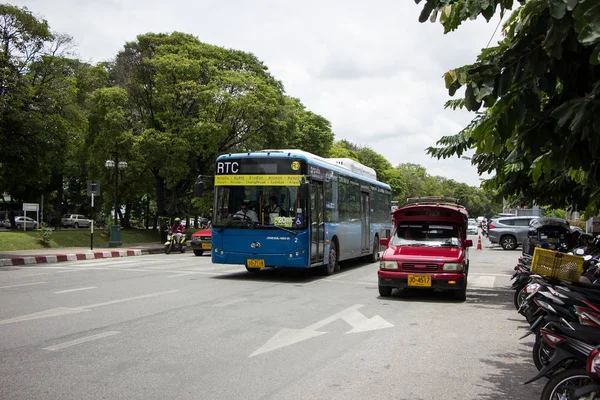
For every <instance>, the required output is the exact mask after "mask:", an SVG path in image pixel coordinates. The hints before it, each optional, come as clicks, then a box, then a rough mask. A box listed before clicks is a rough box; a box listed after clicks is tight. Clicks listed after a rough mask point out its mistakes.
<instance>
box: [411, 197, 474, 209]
mask: <svg viewBox="0 0 600 400" xmlns="http://www.w3.org/2000/svg"><path fill="white" fill-rule="evenodd" d="M406 204H438V205H439V204H450V205H454V206H459V207H463V206H462V205H461V204H460V200H459V199H456V198H454V197H446V196H424V197H409V198H408V199H406Z"/></svg>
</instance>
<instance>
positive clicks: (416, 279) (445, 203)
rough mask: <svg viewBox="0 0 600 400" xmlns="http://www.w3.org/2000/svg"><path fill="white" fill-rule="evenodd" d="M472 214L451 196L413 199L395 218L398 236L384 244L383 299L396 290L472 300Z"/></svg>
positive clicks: (381, 283)
mask: <svg viewBox="0 0 600 400" xmlns="http://www.w3.org/2000/svg"><path fill="white" fill-rule="evenodd" d="M468 217H469V215H468V213H467V210H466V209H465V208H464V207H463V206H461V205H459V204H458V200H456V199H451V198H447V197H420V198H411V199H409V201H408V204H407V205H405V206H404V207H401V208H398V209H397V210H396V211H394V213H393V214H392V220H393V223H394V234H393V235H392V237H391V238H389V239H388V238H384V239H381V240H380V242H381V245H382V246H385V247H386V249H385V251H384V252H383V254H382V256H381V261H380V265H379V270H378V271H377V275H378V277H379V294H380V295H381V296H382V297H386V296H391V294H392V289H394V288H400V289H403V288H420V289H444V290H452V291H453V294H454V295H455V297H456V298H457V299H458V300H461V301H464V300H465V299H466V295H467V276H468V273H469V247H471V246H473V241H472V240H467V220H468Z"/></svg>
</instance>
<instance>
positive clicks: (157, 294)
mask: <svg viewBox="0 0 600 400" xmlns="http://www.w3.org/2000/svg"><path fill="white" fill-rule="evenodd" d="M175 292H179V290H167V291H166V292H157V293H150V294H143V295H141V296H134V297H126V298H124V299H118V300H111V301H105V302H102V303H96V304H90V305H89V306H82V307H81V308H84V309H87V308H96V307H102V306H108V305H112V304H118V303H124V302H126V301H133V300H140V299H148V298H150V297H157V296H162V295H165V294H170V293H175Z"/></svg>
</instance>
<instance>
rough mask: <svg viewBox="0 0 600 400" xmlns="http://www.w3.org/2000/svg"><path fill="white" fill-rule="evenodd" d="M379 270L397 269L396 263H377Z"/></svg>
mask: <svg viewBox="0 0 600 400" xmlns="http://www.w3.org/2000/svg"><path fill="white" fill-rule="evenodd" d="M379 268H381V269H398V263H397V262H396V261H381V262H380V263H379Z"/></svg>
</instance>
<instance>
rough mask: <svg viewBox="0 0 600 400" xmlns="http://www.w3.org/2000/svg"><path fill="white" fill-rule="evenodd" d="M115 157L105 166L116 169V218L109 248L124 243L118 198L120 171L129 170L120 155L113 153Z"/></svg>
mask: <svg viewBox="0 0 600 400" xmlns="http://www.w3.org/2000/svg"><path fill="white" fill-rule="evenodd" d="M111 154H113V155H114V156H115V160H114V161H113V160H106V162H105V163H104V166H105V167H106V168H108V169H112V168H114V169H115V194H114V200H115V218H114V221H113V225H112V226H111V227H110V240H109V242H108V247H120V246H121V245H122V244H123V242H121V227H120V226H119V214H118V210H119V198H118V194H117V193H118V190H119V170H124V169H125V168H127V163H126V162H125V161H119V153H117V152H114V153H111Z"/></svg>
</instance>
